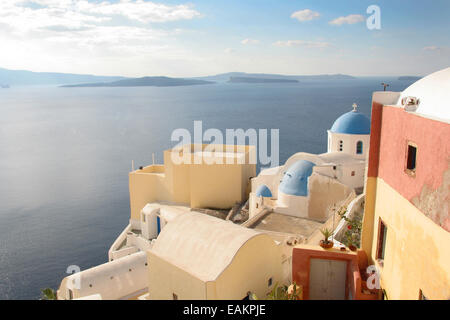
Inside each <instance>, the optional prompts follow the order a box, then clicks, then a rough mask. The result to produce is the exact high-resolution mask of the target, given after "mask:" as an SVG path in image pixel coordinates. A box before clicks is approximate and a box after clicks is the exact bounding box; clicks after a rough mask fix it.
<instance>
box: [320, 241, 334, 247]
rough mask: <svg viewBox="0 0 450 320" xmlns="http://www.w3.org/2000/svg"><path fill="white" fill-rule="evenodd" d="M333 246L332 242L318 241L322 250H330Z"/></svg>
mask: <svg viewBox="0 0 450 320" xmlns="http://www.w3.org/2000/svg"><path fill="white" fill-rule="evenodd" d="M333 245H334V243H333V241H328V242H325V241H323V240H320V246H321V247H322V248H324V249H330V248H333Z"/></svg>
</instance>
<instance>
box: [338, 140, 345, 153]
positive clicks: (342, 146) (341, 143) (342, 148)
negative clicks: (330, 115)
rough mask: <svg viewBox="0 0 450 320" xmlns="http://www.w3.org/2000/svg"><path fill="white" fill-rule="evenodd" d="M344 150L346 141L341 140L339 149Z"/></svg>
mask: <svg viewBox="0 0 450 320" xmlns="http://www.w3.org/2000/svg"><path fill="white" fill-rule="evenodd" d="M342 150H344V141H342V140H339V151H342Z"/></svg>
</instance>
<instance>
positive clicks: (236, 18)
mask: <svg viewBox="0 0 450 320" xmlns="http://www.w3.org/2000/svg"><path fill="white" fill-rule="evenodd" d="M372 5H376V6H378V8H379V9H380V20H379V21H380V28H379V29H372V30H371V29H369V28H368V27H367V19H369V18H370V17H371V16H372V14H373V13H374V12H373V11H370V12H369V13H368V12H367V9H368V8H369V6H372ZM449 17H450V1H448V0H432V1H423V0H420V1H416V0H383V1H380V0H370V1H366V0H333V1H330V0H305V1H300V0H298V1H296V0H191V1H189V2H186V1H185V0H176V1H174V0H170V1H162V0H153V1H144V0H95V1H94V0H89V1H87V0H79V1H76V0H0V67H2V68H7V69H20V70H31V71H51V72H67V73H88V74H97V75H121V76H129V77H140V76H158V75H166V76H173V77H191V76H204V75H212V74H218V73H223V72H231V71H242V72H254V73H278V74H297V75H303V74H305V75H307V74H334V73H343V74H350V75H354V76H398V75H426V74H429V73H431V72H434V71H437V70H440V69H443V68H446V67H449V66H450V36H449V33H450V18H449ZM370 21H373V20H370ZM377 21H378V20H377Z"/></svg>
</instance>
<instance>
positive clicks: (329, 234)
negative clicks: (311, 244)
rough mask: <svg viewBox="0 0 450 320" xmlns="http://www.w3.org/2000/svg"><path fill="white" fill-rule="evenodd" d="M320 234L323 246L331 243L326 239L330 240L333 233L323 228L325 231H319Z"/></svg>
mask: <svg viewBox="0 0 450 320" xmlns="http://www.w3.org/2000/svg"><path fill="white" fill-rule="evenodd" d="M320 232H321V233H322V235H323V237H324V239H323V242H324V243H325V244H328V243H331V241H330V240H328V238H330V237H331V236H332V235H333V231H332V230H329V229H328V228H325V229H322V230H320Z"/></svg>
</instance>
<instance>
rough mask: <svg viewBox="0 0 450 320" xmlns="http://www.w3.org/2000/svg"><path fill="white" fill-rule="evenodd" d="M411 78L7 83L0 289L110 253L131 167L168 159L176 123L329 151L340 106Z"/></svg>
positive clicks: (33, 287) (53, 278) (366, 109)
mask: <svg viewBox="0 0 450 320" xmlns="http://www.w3.org/2000/svg"><path fill="white" fill-rule="evenodd" d="M381 82H388V83H389V84H390V87H389V88H388V89H389V90H392V91H402V90H404V89H405V88H406V87H408V86H409V85H410V84H411V83H412V82H411V81H400V80H397V79H395V78H389V77H385V78H357V79H354V80H340V81H337V80H335V81H310V82H303V81H302V82H299V83H265V84H239V83H217V84H212V85H199V86H184V87H124V88H62V87H57V86H23V87H11V88H8V89H6V88H5V89H0V299H1V300H4V299H39V298H40V294H41V289H43V288H47V287H50V288H53V289H57V288H58V287H59V284H60V282H61V280H62V279H63V278H64V277H65V276H67V275H68V274H67V273H66V271H67V268H68V267H69V266H71V265H77V266H79V267H80V268H81V270H84V269H87V268H90V267H93V266H96V265H99V264H102V263H105V262H107V259H108V249H109V247H110V246H111V244H112V243H113V241H114V240H115V239H116V237H117V236H118V235H119V234H120V233H121V231H122V230H123V228H124V227H125V226H126V225H127V223H128V220H129V216H130V206H129V191H128V173H129V172H130V170H131V168H132V162H133V163H134V166H135V167H136V168H137V167H139V166H145V165H149V164H151V163H152V161H153V159H152V155H153V154H154V156H155V161H156V162H157V163H162V162H163V150H165V149H169V148H171V147H173V146H174V145H175V144H176V142H174V141H171V135H172V132H173V131H174V130H175V129H178V128H184V129H187V130H189V131H190V132H192V133H193V127H194V121H196V120H199V121H202V126H203V130H206V129H209V128H217V129H219V130H221V131H222V132H223V133H224V135H225V130H226V129H238V128H241V129H244V130H247V129H251V128H253V129H257V130H258V129H268V130H269V132H270V129H279V161H280V163H281V164H282V163H284V162H285V161H286V160H287V159H288V158H289V156H290V155H292V154H294V153H296V152H301V151H303V152H310V153H323V152H326V146H327V130H328V129H330V128H331V126H332V124H333V122H334V120H335V119H336V118H338V117H339V116H340V115H341V114H343V113H345V112H348V111H351V110H352V104H353V103H357V105H358V110H359V111H360V112H362V113H364V114H366V115H368V116H369V117H370V112H371V100H372V93H373V92H374V91H380V90H383V88H382V86H381Z"/></svg>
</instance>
